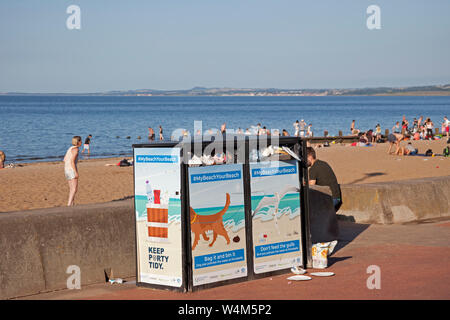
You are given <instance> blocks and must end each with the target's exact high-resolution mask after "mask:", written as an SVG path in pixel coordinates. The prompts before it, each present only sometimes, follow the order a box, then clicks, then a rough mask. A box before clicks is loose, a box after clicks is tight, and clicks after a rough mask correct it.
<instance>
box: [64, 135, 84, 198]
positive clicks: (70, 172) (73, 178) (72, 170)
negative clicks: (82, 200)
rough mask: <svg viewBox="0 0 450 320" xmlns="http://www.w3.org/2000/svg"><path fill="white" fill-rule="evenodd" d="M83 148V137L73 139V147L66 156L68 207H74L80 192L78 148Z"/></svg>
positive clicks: (65, 171)
mask: <svg viewBox="0 0 450 320" xmlns="http://www.w3.org/2000/svg"><path fill="white" fill-rule="evenodd" d="M80 146H81V137H80V136H74V137H73V138H72V146H71V147H70V148H69V149H67V152H66V155H65V156H64V174H65V176H66V179H67V182H68V183H69V200H68V202H67V206H69V207H70V206H73V205H74V200H75V194H76V193H77V190H78V177H79V175H78V169H77V162H78V152H79V150H78V148H79V147H80Z"/></svg>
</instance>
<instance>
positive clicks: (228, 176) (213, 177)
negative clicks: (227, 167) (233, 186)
mask: <svg viewBox="0 0 450 320" xmlns="http://www.w3.org/2000/svg"><path fill="white" fill-rule="evenodd" d="M236 179H241V171H227V172H214V173H202V174H193V175H191V183H202V182H213V181H223V180H236Z"/></svg>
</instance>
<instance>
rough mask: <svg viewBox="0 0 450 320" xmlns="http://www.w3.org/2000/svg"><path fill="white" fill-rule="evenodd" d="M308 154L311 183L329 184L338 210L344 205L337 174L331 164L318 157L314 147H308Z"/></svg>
mask: <svg viewBox="0 0 450 320" xmlns="http://www.w3.org/2000/svg"><path fill="white" fill-rule="evenodd" d="M306 155H307V160H308V167H310V168H309V184H310V185H318V186H329V187H330V189H331V197H332V198H333V205H334V208H335V210H336V211H338V210H339V208H340V206H341V205H342V200H341V199H342V196H341V187H340V186H339V183H338V182H337V179H336V175H335V174H334V172H333V169H331V167H330V165H329V164H328V163H326V162H325V161H322V160H319V159H316V152H315V151H314V149H313V148H311V147H308V148H306Z"/></svg>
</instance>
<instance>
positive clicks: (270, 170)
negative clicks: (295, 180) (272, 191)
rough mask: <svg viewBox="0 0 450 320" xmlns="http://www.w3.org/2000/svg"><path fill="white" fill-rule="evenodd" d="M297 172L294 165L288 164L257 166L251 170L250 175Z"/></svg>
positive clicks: (263, 175)
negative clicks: (285, 165) (283, 165)
mask: <svg viewBox="0 0 450 320" xmlns="http://www.w3.org/2000/svg"><path fill="white" fill-rule="evenodd" d="M295 173H297V167H296V166H288V167H281V168H258V169H253V170H252V177H265V176H278V175H282V174H295Z"/></svg>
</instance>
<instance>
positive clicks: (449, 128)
mask: <svg viewBox="0 0 450 320" xmlns="http://www.w3.org/2000/svg"><path fill="white" fill-rule="evenodd" d="M444 130H445V133H446V134H447V143H448V142H449V141H448V139H450V137H449V131H450V120H448V118H447V116H445V117H444Z"/></svg>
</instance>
